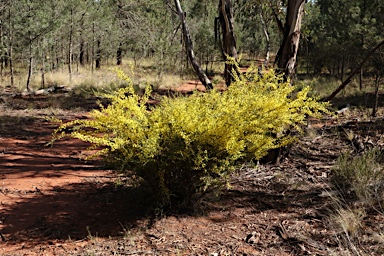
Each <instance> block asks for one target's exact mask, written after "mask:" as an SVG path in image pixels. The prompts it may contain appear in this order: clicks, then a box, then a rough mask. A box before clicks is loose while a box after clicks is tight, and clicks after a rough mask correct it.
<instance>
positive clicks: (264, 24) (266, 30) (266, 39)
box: [259, 7, 271, 67]
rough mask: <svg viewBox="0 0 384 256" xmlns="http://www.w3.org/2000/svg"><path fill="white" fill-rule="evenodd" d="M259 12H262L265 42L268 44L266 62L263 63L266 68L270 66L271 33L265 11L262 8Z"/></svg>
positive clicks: (261, 19)
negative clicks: (265, 18)
mask: <svg viewBox="0 0 384 256" xmlns="http://www.w3.org/2000/svg"><path fill="white" fill-rule="evenodd" d="M259 12H260V13H259V14H260V21H261V25H262V28H263V32H264V36H265V41H266V43H267V45H266V47H265V60H264V63H263V65H264V67H266V66H267V65H268V62H269V52H270V50H271V40H270V38H269V32H268V27H267V23H266V22H265V20H264V17H263V10H262V8H261V7H260V9H259Z"/></svg>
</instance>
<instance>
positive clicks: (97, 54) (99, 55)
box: [95, 40, 101, 69]
mask: <svg viewBox="0 0 384 256" xmlns="http://www.w3.org/2000/svg"><path fill="white" fill-rule="evenodd" d="M96 45H97V50H96V60H95V61H96V62H95V68H96V69H99V68H100V67H101V48H100V40H97V43H96Z"/></svg>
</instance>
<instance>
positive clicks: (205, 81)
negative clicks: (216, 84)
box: [175, 0, 213, 89]
mask: <svg viewBox="0 0 384 256" xmlns="http://www.w3.org/2000/svg"><path fill="white" fill-rule="evenodd" d="M175 7H176V12H177V14H178V15H179V18H180V22H181V26H182V33H183V38H184V44H185V48H186V52H187V54H188V58H189V60H190V61H191V64H192V66H193V69H194V70H195V72H196V74H197V75H198V77H199V79H200V81H201V83H202V84H203V85H204V86H205V88H207V89H212V88H213V87H212V83H211V81H210V80H209V78H208V77H207V75H206V74H205V72H204V71H203V69H202V68H201V67H200V64H199V63H198V62H197V60H196V58H195V53H194V50H193V42H192V39H191V35H190V32H189V28H188V25H187V21H186V14H185V13H184V11H183V9H182V8H181V4H180V1H179V0H175Z"/></svg>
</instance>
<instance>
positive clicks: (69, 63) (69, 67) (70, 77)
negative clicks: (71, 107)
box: [68, 8, 73, 83]
mask: <svg viewBox="0 0 384 256" xmlns="http://www.w3.org/2000/svg"><path fill="white" fill-rule="evenodd" d="M70 15H71V16H70V26H69V39H68V73H69V82H70V83H71V82H72V34H73V9H72V8H71V14H70Z"/></svg>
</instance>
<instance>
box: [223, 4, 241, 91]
mask: <svg viewBox="0 0 384 256" xmlns="http://www.w3.org/2000/svg"><path fill="white" fill-rule="evenodd" d="M219 21H220V24H221V30H222V34H223V38H222V40H223V44H222V50H223V55H224V56H225V57H226V58H227V56H228V57H231V58H233V59H234V60H235V61H237V49H236V38H235V32H234V28H233V7H232V1H231V0H219ZM232 70H234V65H233V64H229V63H225V68H224V79H225V83H226V84H227V86H229V85H230V84H231V82H232V81H233V76H232ZM235 71H236V70H235Z"/></svg>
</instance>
